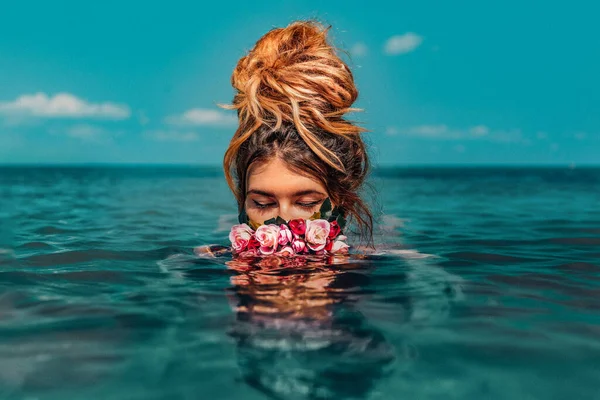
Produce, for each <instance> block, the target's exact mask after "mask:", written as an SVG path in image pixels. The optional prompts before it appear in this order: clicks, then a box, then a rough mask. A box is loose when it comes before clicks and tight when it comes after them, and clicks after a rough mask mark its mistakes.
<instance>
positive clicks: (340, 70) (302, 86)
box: [229, 21, 364, 170]
mask: <svg viewBox="0 0 600 400" xmlns="http://www.w3.org/2000/svg"><path fill="white" fill-rule="evenodd" d="M328 30H329V28H325V27H323V26H322V25H321V24H319V23H316V22H312V21H300V22H294V23H292V24H290V25H289V26H287V27H285V28H277V29H273V30H271V31H270V32H268V33H267V34H265V35H264V36H263V37H262V38H260V39H259V41H258V42H257V43H256V45H255V46H254V48H253V49H252V50H250V52H249V53H248V54H247V55H246V56H244V57H242V58H241V59H240V60H239V62H238V64H237V66H236V68H235V70H234V71H233V75H232V77H231V83H232V85H233V87H234V88H235V90H236V95H235V97H234V101H233V104H232V105H231V106H230V107H229V108H232V109H236V110H237V111H238V118H239V123H240V126H239V128H238V131H237V132H236V134H235V135H234V137H233V139H232V142H231V145H230V148H231V147H234V148H235V147H239V145H241V144H242V143H243V142H244V141H245V140H247V139H248V137H250V135H251V134H252V133H253V132H254V131H256V129H258V128H259V127H260V126H262V125H268V126H271V127H273V129H279V128H280V127H281V124H282V123H285V122H289V123H293V124H294V125H295V127H296V129H297V131H298V133H299V134H300V136H301V137H302V138H303V139H304V141H305V142H306V143H307V144H308V146H309V147H310V148H311V150H313V151H314V152H315V153H316V154H317V155H318V156H319V157H320V158H322V159H324V160H325V161H326V162H327V163H328V164H330V165H331V166H333V167H335V168H336V169H339V170H343V169H344V167H343V165H342V164H341V162H340V160H339V159H338V157H337V156H336V155H335V154H333V152H331V151H330V150H329V149H327V148H326V147H325V146H323V144H322V143H321V140H319V138H318V137H317V136H316V133H315V131H324V132H328V133H330V134H337V135H344V136H347V137H349V138H350V139H356V138H357V137H358V136H359V134H360V133H361V132H363V131H364V129H362V128H361V127H358V126H356V125H354V124H352V123H350V122H348V121H346V120H344V119H343V116H344V115H345V114H346V113H348V112H350V111H354V109H352V108H351V106H352V104H353V103H354V102H355V100H356V98H357V96H358V91H357V89H356V87H355V85H354V77H353V76H352V72H351V71H350V69H349V68H348V66H347V65H346V64H345V63H344V62H343V61H342V60H341V59H340V57H339V56H338V55H337V54H336V51H335V49H334V47H333V46H331V44H329V42H328V40H327V33H328ZM315 128H316V129H315Z"/></svg>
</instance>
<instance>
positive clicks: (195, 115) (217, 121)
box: [165, 108, 238, 126]
mask: <svg viewBox="0 0 600 400" xmlns="http://www.w3.org/2000/svg"><path fill="white" fill-rule="evenodd" d="M237 121H238V120H237V117H236V115H235V114H234V113H231V112H225V111H219V110H212V109H208V108H193V109H191V110H188V111H186V112H184V113H183V114H180V115H172V116H169V117H167V118H166V119H165V122H166V123H167V124H170V125H184V126H185V125H187V126H234V125H235V124H237Z"/></svg>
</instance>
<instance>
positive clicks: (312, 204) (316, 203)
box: [297, 200, 323, 208]
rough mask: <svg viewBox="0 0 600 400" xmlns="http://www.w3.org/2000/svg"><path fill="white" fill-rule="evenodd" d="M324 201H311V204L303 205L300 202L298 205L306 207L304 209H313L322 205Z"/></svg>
mask: <svg viewBox="0 0 600 400" xmlns="http://www.w3.org/2000/svg"><path fill="white" fill-rule="evenodd" d="M322 202H323V200H317V201H311V202H309V203H303V202H298V203H297V204H298V205H299V206H300V207H304V208H313V207H315V206H318V205H319V204H320V203H322Z"/></svg>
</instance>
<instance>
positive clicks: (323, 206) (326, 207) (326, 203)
mask: <svg viewBox="0 0 600 400" xmlns="http://www.w3.org/2000/svg"><path fill="white" fill-rule="evenodd" d="M330 211H331V200H329V197H328V198H326V199H325V201H324V202H323V204H321V209H320V210H319V212H320V213H321V215H322V216H323V217H328V214H327V213H329V212H330Z"/></svg>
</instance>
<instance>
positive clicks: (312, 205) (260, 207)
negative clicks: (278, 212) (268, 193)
mask: <svg viewBox="0 0 600 400" xmlns="http://www.w3.org/2000/svg"><path fill="white" fill-rule="evenodd" d="M252 201H253V202H254V205H255V206H256V207H257V208H259V209H261V210H264V209H266V208H269V207H273V206H274V205H275V203H268V204H262V203H259V202H258V201H256V200H252ZM322 201H323V200H317V201H312V202H310V203H297V204H298V205H299V206H300V207H302V208H306V209H308V210H310V209H312V208H313V207H315V206H317V205H319V203H321V202H322Z"/></svg>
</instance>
